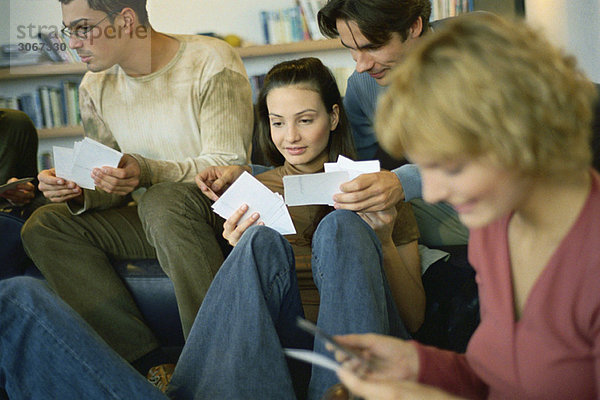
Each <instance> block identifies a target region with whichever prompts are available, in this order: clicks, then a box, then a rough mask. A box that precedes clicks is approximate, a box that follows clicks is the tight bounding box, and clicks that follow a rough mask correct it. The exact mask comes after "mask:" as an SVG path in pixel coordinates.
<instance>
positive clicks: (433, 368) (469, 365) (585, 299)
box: [417, 171, 600, 400]
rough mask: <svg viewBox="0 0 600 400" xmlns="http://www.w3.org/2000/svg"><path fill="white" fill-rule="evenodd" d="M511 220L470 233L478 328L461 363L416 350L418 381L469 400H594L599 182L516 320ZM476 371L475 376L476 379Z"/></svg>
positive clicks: (599, 303) (599, 329) (599, 369)
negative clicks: (418, 366)
mask: <svg viewBox="0 0 600 400" xmlns="http://www.w3.org/2000/svg"><path fill="white" fill-rule="evenodd" d="M509 219H510V216H506V217H504V218H502V219H500V220H498V221H496V222H494V223H492V224H491V225H488V226H487V227H484V228H481V229H476V230H472V231H471V234H470V240H469V260H470V261H471V264H472V265H473V266H474V267H475V269H476V271H477V284H478V287H479V298H480V305H481V324H480V325H479V327H478V328H477V330H476V331H475V333H474V334H473V337H472V338H471V341H470V342H469V346H468V348H467V352H466V355H458V354H455V353H451V352H445V351H441V350H438V349H434V348H432V347H427V346H423V345H420V344H417V349H418V351H419V357H420V362H421V371H420V376H419V381H420V382H423V383H427V384H431V385H435V386H440V387H442V388H445V389H447V390H449V391H451V392H453V393H456V394H459V395H462V396H465V397H470V398H490V399H545V400H547V399H578V400H582V399H600V391H599V390H598V385H599V384H600V175H599V174H598V172H596V171H593V172H592V189H591V193H590V195H589V197H588V199H587V201H586V204H585V205H584V208H583V210H582V211H581V214H580V215H579V217H578V219H577V221H576V222H575V224H574V225H573V227H572V228H571V230H570V231H569V232H568V233H567V235H566V236H565V238H564V239H563V240H562V242H561V243H560V245H559V247H558V248H557V249H556V251H555V252H554V254H553V255H552V257H551V259H550V261H549V262H548V264H547V265H546V267H545V268H544V270H543V271H542V273H541V275H540V276H539V278H538V280H537V281H536V282H535V284H534V286H533V287H532V289H531V292H530V293H529V297H528V298H527V301H526V303H525V305H524V308H523V313H522V316H521V318H520V320H518V321H516V320H515V314H514V307H513V305H514V301H513V291H512V284H511V271H510V258H509V249H508V235H507V228H508V222H509ZM475 371H476V373H475Z"/></svg>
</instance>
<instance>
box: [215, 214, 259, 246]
mask: <svg viewBox="0 0 600 400" xmlns="http://www.w3.org/2000/svg"><path fill="white" fill-rule="evenodd" d="M246 211H248V205H246V204H243V205H242V206H241V207H240V208H238V209H237V210H236V211H235V212H234V213H233V214H231V216H230V217H229V218H227V220H226V221H225V222H224V223H223V237H224V238H225V239H227V241H228V242H229V244H230V245H232V246H233V247H235V245H236V244H237V242H239V241H240V238H241V237H242V235H243V234H244V232H246V229H248V228H249V227H250V226H252V225H254V223H255V222H256V221H258V218H260V215H259V214H258V213H253V214H252V215H251V216H250V218H248V219H246V220H245V221H243V222H241V223H240V220H241V219H242V217H243V216H244V214H245V213H246ZM258 225H264V223H263V222H259V223H258Z"/></svg>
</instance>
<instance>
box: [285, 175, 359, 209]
mask: <svg viewBox="0 0 600 400" xmlns="http://www.w3.org/2000/svg"><path fill="white" fill-rule="evenodd" d="M348 176H349V175H348V172H347V171H337V172H321V173H317V174H306V175H288V176H284V177H283V193H284V194H285V204H287V205H288V206H304V205H308V204H328V205H333V195H334V194H336V193H340V185H341V184H342V183H344V182H347V181H348V180H349V179H348Z"/></svg>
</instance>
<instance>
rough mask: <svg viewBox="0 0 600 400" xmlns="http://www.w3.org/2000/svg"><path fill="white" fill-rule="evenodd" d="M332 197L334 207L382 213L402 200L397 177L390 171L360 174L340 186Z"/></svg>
mask: <svg viewBox="0 0 600 400" xmlns="http://www.w3.org/2000/svg"><path fill="white" fill-rule="evenodd" d="M340 189H341V191H342V193H337V194H336V195H334V196H333V200H334V202H335V203H334V207H335V208H337V209H342V210H351V211H362V212H371V211H382V210H385V209H387V208H390V207H392V206H395V205H396V204H397V203H398V202H399V201H402V200H404V190H403V189H402V185H401V184H400V181H399V180H398V176H396V174H395V173H393V172H390V171H380V172H373V173H370V174H362V175H359V176H358V177H356V178H354V179H353V180H351V181H350V182H346V183H344V184H342V185H341V186H340Z"/></svg>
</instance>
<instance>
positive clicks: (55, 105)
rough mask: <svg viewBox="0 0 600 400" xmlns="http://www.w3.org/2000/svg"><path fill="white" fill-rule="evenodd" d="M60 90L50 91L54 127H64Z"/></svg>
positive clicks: (53, 89)
mask: <svg viewBox="0 0 600 400" xmlns="http://www.w3.org/2000/svg"><path fill="white" fill-rule="evenodd" d="M60 97H61V96H60V89H56V88H52V89H50V108H51V109H52V123H53V125H54V126H57V127H58V126H63V123H62V121H63V116H62V114H63V113H62V101H61V98H60Z"/></svg>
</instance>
